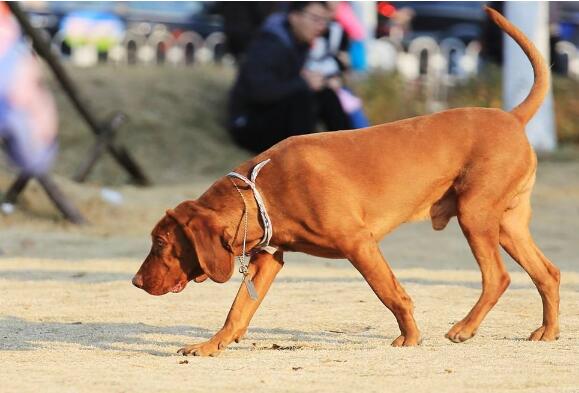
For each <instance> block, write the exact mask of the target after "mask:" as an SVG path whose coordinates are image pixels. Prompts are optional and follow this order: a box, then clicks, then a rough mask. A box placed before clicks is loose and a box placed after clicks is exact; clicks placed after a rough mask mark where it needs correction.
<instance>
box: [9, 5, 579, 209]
mask: <svg viewBox="0 0 579 393" xmlns="http://www.w3.org/2000/svg"><path fill="white" fill-rule="evenodd" d="M337 3H340V2H337ZM346 4H347V5H348V7H350V8H351V11H352V12H353V15H354V16H355V18H357V20H358V23H359V26H362V29H363V31H362V32H361V33H360V32H356V31H354V30H355V29H352V28H350V29H349V28H348V26H347V25H346V26H344V28H345V30H346V33H347V34H348V35H350V41H349V42H350V45H349V47H348V48H347V51H348V55H349V57H350V60H349V62H350V70H349V71H348V86H349V88H350V89H351V90H352V91H353V92H354V93H355V94H356V96H358V97H359V98H360V99H361V102H362V107H363V110H364V113H365V115H366V117H367V119H368V121H369V123H370V124H378V123H383V122H388V121H393V120H397V119H402V118H407V117H411V116H416V115H421V114H426V113H431V112H434V111H439V110H443V109H446V108H452V107H462V106H485V107H501V106H502V105H503V104H502V93H501V91H502V77H503V75H502V72H501V70H502V64H503V49H502V46H503V38H502V34H501V32H500V31H499V29H498V28H497V27H496V26H494V25H493V24H492V23H491V22H490V21H489V20H488V19H487V17H486V14H485V13H484V11H483V5H485V4H486V5H489V6H491V7H494V8H497V9H498V10H499V11H503V9H504V7H505V5H506V4H509V3H502V2H496V3H495V2H477V1H473V2H460V1H459V2H446V1H431V2H412V1H410V2H404V1H401V2H399V1H392V2H384V1H378V2H352V3H348V2H346ZM19 5H20V7H21V9H22V10H24V11H25V13H26V15H27V17H28V19H29V21H30V23H31V24H32V25H33V26H34V27H35V28H36V29H38V31H39V32H41V34H42V36H43V37H44V39H45V40H46V41H47V42H49V43H50V48H51V52H52V53H53V54H54V55H55V56H56V57H57V58H58V59H59V61H60V62H61V63H62V65H63V66H64V69H65V70H66V71H67V73H68V74H69V76H70V79H71V80H72V81H73V82H74V83H75V85H76V86H77V88H78V91H79V93H80V96H81V97H82V99H83V102H84V103H85V104H86V105H87V107H88V108H90V110H91V111H92V112H93V113H94V114H95V117H96V118H98V119H108V118H110V117H111V116H113V115H114V113H115V112H116V111H122V112H123V113H124V114H125V115H126V122H124V123H123V124H122V126H121V127H120V129H119V132H118V133H117V134H116V135H115V138H116V140H117V141H118V142H119V143H122V144H123V145H124V146H126V147H127V149H128V150H129V151H130V153H131V154H132V155H133V157H134V158H135V160H136V162H138V163H139V165H140V166H141V167H142V169H143V171H144V172H145V173H146V174H147V176H148V178H149V179H150V180H151V182H152V183H153V184H155V185H178V184H187V183H192V182H196V181H205V182H207V181H209V180H210V179H214V178H216V177H218V176H221V175H223V174H225V173H227V172H228V171H229V170H230V169H231V168H233V167H234V166H235V165H237V164H238V163H240V162H241V161H243V160H244V159H246V158H249V157H250V156H251V155H252V154H251V153H249V152H248V151H246V150H244V149H242V148H240V147H238V146H237V145H236V144H235V143H234V142H233V139H232V137H231V135H230V134H229V133H228V132H227V127H226V123H227V101H228V95H229V92H230V90H231V88H232V86H233V84H234V81H235V78H236V73H237V71H238V66H239V64H240V62H241V61H242V59H243V55H244V52H245V51H246V49H247V47H248V45H249V44H250V42H251V40H252V39H253V38H254V36H255V34H256V32H257V31H258V30H259V28H260V25H261V24H262V23H263V22H264V21H265V20H266V18H267V17H268V16H269V15H271V14H272V13H274V12H277V11H280V10H283V9H284V7H286V6H287V3H285V2H172V1H167V2H141V1H133V2H124V1H118V2H100V1H78V2H77V1H63V2H43V1H40V2H23V3H19ZM547 8H548V27H547V28H548V34H549V51H550V56H551V60H550V64H551V69H552V71H553V93H554V112H553V115H554V122H555V129H554V130H553V132H554V133H556V142H557V145H556V146H557V147H556V148H555V149H547V150H545V151H540V153H541V156H542V157H545V159H555V160H559V159H562V160H574V159H576V158H577V157H579V153H577V152H578V150H579V148H578V147H579V128H578V126H577V124H578V120H579V100H578V96H577V92H578V91H579V88H578V87H579V53H578V51H577V47H578V45H579V2H573V1H571V2H549V3H548V5H547ZM339 22H341V20H339ZM346 24H347V23H346ZM360 42H361V43H362V45H360ZM41 64H42V67H43V76H44V79H45V81H46V83H47V85H48V87H49V90H50V91H51V92H52V93H53V95H54V97H55V101H56V106H57V110H58V115H59V119H60V121H59V127H58V133H59V146H60V148H59V153H58V157H57V159H56V160H55V164H54V168H53V170H52V173H54V174H55V175H56V176H58V177H59V178H61V179H62V181H63V182H65V183H63V184H66V185H65V189H66V188H67V187H68V188H69V189H70V187H75V186H70V187H69V186H68V185H67V184H68V183H67V182H68V181H69V179H71V178H73V176H74V174H75V172H76V171H77V170H78V167H79V166H80V165H81V164H82V162H83V160H84V159H85V158H86V156H87V154H88V152H89V151H90V149H91V146H92V145H93V144H94V137H93V135H91V132H90V130H89V127H88V125H87V124H86V121H85V120H84V119H83V118H82V117H81V116H79V113H78V111H77V110H76V109H75V107H74V105H72V104H71V102H70V100H69V98H68V97H67V95H66V94H65V93H64V91H63V89H62V88H61V86H60V84H59V83H58V81H57V80H56V78H55V76H54V74H53V73H52V72H51V70H50V69H49V67H47V66H46V63H45V62H44V61H41ZM1 162H2V163H0V193H2V191H5V190H6V188H8V186H9V184H10V182H11V181H12V180H13V178H14V176H15V175H16V174H17V172H16V171H15V170H14V169H13V168H12V167H11V166H9V165H8V164H6V163H5V161H1ZM87 181H88V184H94V185H95V186H96V187H119V186H121V185H124V184H127V183H128V182H129V183H130V181H131V178H130V177H129V176H127V173H126V172H125V171H123V170H121V169H120V168H119V166H118V165H117V163H116V162H115V161H114V160H113V159H111V157H110V156H109V155H104V156H103V159H102V160H100V161H99V162H98V163H97V164H96V165H95V166H94V169H93V171H92V172H91V173H90V175H89V177H88V179H87ZM71 183H72V182H71ZM69 192H72V191H69ZM76 199H77V201H78V199H79V197H78V196H77V197H76ZM81 199H82V198H81ZM113 199H114V198H113ZM78 203H79V204H81V210H83V209H84V212H85V213H86V211H87V207H86V206H82V201H81V202H78ZM30 204H32V205H34V204H35V203H34V202H31V203H30ZM89 215H90V214H89ZM49 216H50V214H49Z"/></svg>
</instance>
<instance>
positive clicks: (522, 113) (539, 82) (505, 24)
mask: <svg viewBox="0 0 579 393" xmlns="http://www.w3.org/2000/svg"><path fill="white" fill-rule="evenodd" d="M485 11H486V13H487V15H488V16H489V17H490V18H491V19H492V21H493V22H494V23H495V24H496V25H497V26H499V27H500V28H501V29H502V30H503V31H504V32H505V33H507V34H508V35H510V36H511V38H512V39H513V40H515V41H516V42H517V44H519V46H520V47H521V49H522V50H523V52H525V54H526V55H527V57H528V58H529V61H530V62H531V65H532V66H533V73H534V75H535V81H534V83H533V87H532V88H531V91H530V92H529V95H528V96H527V98H525V99H524V100H523V102H521V103H520V104H519V105H518V106H517V107H515V108H514V109H513V110H512V111H511V113H512V114H513V115H515V117H516V118H518V119H519V120H520V121H521V122H522V123H523V124H527V123H528V122H529V120H530V119H531V117H533V115H534V114H535V113H536V112H537V110H538V109H539V107H540V106H541V103H542V102H543V100H544V99H545V96H546V95H547V91H549V68H548V67H547V65H546V64H545V60H544V59H543V56H541V54H540V53H539V51H538V49H537V48H536V47H535V45H533V43H532V42H531V41H530V40H529V39H528V38H527V37H526V36H525V35H524V34H523V33H522V32H521V31H520V30H519V29H518V28H516V27H515V26H514V25H513V24H512V23H511V22H509V21H508V20H507V19H506V18H505V17H504V16H502V15H501V14H500V13H498V12H497V11H495V10H493V9H492V8H489V7H485Z"/></svg>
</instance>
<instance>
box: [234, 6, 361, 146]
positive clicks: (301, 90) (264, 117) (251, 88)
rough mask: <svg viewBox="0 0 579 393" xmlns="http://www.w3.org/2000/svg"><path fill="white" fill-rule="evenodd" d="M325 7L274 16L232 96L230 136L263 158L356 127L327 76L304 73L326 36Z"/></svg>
mask: <svg viewBox="0 0 579 393" xmlns="http://www.w3.org/2000/svg"><path fill="white" fill-rule="evenodd" d="M329 21H330V12H329V10H328V8H327V5H326V3H325V2H293V3H290V4H289V6H288V10H287V13H277V14H273V15H272V16H270V17H269V18H268V19H267V20H266V22H265V23H264V25H263V27H262V29H261V30H260V32H259V34H258V35H257V37H256V38H255V40H254V41H253V42H252V44H251V45H250V47H249V50H248V52H247V55H246V58H245V60H244V61H243V63H242V64H241V66H240V69H239V74H238V76H237V80H236V82H235V85H234V87H233V89H232V91H231V97H230V103H229V130H230V132H231V135H232V136H233V138H234V140H235V141H236V142H237V143H238V144H239V145H240V146H242V147H244V148H246V149H248V150H250V151H252V152H255V153H259V152H261V151H264V150H266V149H268V148H269V147H271V146H273V145H274V144H276V143H277V142H279V141H281V140H283V139H285V138H287V137H289V136H292V135H298V134H306V133H311V132H314V131H315V130H316V126H317V122H318V120H321V121H322V122H323V123H324V125H325V126H326V128H327V129H328V130H341V129H349V128H351V127H350V121H349V118H348V116H347V114H346V113H345V112H344V110H343V109H342V107H341V104H340V101H339V99H338V97H337V95H336V93H335V91H334V90H333V89H331V88H330V87H329V86H328V81H327V79H326V78H325V77H324V75H323V74H321V73H320V72H317V71H311V70H307V69H305V68H304V64H305V61H306V59H307V56H308V53H309V50H310V47H311V45H312V44H313V42H314V41H315V39H316V38H318V37H320V36H321V35H322V34H324V32H325V31H326V28H327V25H328V23H329Z"/></svg>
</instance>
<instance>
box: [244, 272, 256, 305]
mask: <svg viewBox="0 0 579 393" xmlns="http://www.w3.org/2000/svg"><path fill="white" fill-rule="evenodd" d="M243 281H245V286H246V287H247V292H249V297H250V298H252V299H253V300H257V299H258V296H257V291H256V290H255V286H254V285H253V281H251V278H249V277H248V276H245V278H244V279H243Z"/></svg>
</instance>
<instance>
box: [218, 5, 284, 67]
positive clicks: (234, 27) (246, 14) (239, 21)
mask: <svg viewBox="0 0 579 393" xmlns="http://www.w3.org/2000/svg"><path fill="white" fill-rule="evenodd" d="M278 8H279V3H278V2H274V1H218V2H216V3H215V5H214V6H213V8H212V11H213V12H216V13H217V14H219V15H221V16H222V17H223V30H224V33H225V36H226V37H227V49H228V50H229V52H230V53H231V54H232V55H233V57H235V60H236V61H237V62H238V63H239V62H240V61H241V59H242V58H243V55H244V54H245V52H246V51H247V47H248V45H249V44H250V43H251V41H252V40H253V38H254V37H255V35H256V34H257V32H258V30H259V28H260V26H261V25H262V23H263V22H264V21H265V20H266V19H267V17H268V16H269V15H271V14H272V13H273V12H275V11H276V10H277V9H278Z"/></svg>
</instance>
